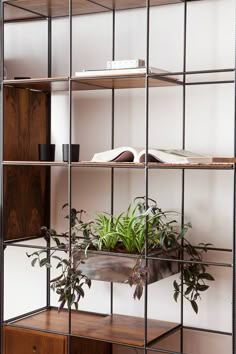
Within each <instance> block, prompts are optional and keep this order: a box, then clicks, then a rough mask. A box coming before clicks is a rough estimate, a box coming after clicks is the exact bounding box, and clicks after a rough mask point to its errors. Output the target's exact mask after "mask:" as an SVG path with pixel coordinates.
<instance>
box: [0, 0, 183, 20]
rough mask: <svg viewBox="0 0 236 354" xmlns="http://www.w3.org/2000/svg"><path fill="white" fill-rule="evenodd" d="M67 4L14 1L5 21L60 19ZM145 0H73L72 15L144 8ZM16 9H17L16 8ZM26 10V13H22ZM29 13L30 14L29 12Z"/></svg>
mask: <svg viewBox="0 0 236 354" xmlns="http://www.w3.org/2000/svg"><path fill="white" fill-rule="evenodd" d="M181 2H182V1H181V0H151V1H150V6H158V5H164V4H175V3H181ZM68 4H69V3H68V2H67V1H64V0H34V1H31V0H14V1H7V3H6V4H5V20H6V21H12V20H17V19H27V18H36V19H37V18H40V17H61V16H68V15H69V6H68ZM145 6H146V1H145V0H114V1H112V0H97V1H94V2H91V1H87V0H73V1H72V14H73V15H84V14H90V13H99V12H107V11H112V10H126V9H134V8H140V7H145ZM17 7H18V8H17ZM24 10H26V11H24ZM30 11H31V12H30Z"/></svg>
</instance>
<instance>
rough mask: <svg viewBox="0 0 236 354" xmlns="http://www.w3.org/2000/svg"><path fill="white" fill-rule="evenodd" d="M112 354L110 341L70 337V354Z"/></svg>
mask: <svg viewBox="0 0 236 354" xmlns="http://www.w3.org/2000/svg"><path fill="white" fill-rule="evenodd" d="M93 353H94V354H95V353H96V354H112V348H111V344H110V343H106V342H99V341H95V340H91V339H86V338H78V337H71V354H93Z"/></svg>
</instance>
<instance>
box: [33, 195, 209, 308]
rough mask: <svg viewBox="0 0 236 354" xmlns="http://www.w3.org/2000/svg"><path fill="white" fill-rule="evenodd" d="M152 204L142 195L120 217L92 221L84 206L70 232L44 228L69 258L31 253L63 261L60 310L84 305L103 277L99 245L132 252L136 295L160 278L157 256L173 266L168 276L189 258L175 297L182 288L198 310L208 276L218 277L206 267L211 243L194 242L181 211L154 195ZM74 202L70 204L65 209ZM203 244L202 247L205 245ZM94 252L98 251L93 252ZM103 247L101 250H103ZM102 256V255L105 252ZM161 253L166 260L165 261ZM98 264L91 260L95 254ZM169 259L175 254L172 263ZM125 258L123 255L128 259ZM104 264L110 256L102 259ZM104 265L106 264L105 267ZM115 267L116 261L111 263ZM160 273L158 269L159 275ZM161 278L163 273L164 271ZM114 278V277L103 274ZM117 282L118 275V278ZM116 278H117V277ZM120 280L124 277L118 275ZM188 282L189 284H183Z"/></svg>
mask: <svg viewBox="0 0 236 354" xmlns="http://www.w3.org/2000/svg"><path fill="white" fill-rule="evenodd" d="M148 204H149V205H148V207H146V203H145V198H144V197H139V198H136V199H135V200H134V203H132V204H131V205H129V206H128V208H127V210H126V211H125V212H123V213H121V214H119V215H118V216H114V215H111V214H109V213H100V214H98V215H97V217H96V219H95V220H94V221H91V222H87V223H86V222H84V221H83V217H82V216H83V214H84V213H85V211H84V210H76V209H74V208H72V209H71V212H70V223H71V230H70V233H69V232H66V233H64V234H61V235H58V234H57V232H56V231H55V230H52V229H48V228H46V227H42V229H41V230H42V232H43V235H44V237H45V239H46V240H48V239H52V240H54V242H55V243H56V246H57V248H58V249H60V250H61V251H64V252H65V253H66V255H67V257H59V256H58V255H57V254H56V250H52V251H51V253H50V254H49V255H48V254H47V252H46V250H40V251H36V252H34V253H32V254H30V255H28V257H33V259H32V265H33V266H34V265H35V264H36V263H37V262H38V264H39V265H40V266H41V267H43V266H46V267H51V266H52V265H51V262H50V260H51V259H55V260H56V261H57V265H56V268H58V269H60V270H61V272H60V274H59V275H58V276H57V277H56V278H54V279H52V280H51V287H52V289H53V290H55V291H56V292H57V293H58V295H59V301H60V307H59V310H60V309H62V308H63V307H64V305H65V304H66V303H67V306H68V307H71V306H72V305H73V304H74V306H75V308H78V302H79V300H80V298H81V297H83V296H84V290H83V287H84V285H87V286H88V287H90V286H91V278H92V279H94V278H95V279H98V278H96V276H94V274H93V273H92V274H91V269H93V268H94V267H92V263H93V264H95V268H96V271H98V269H99V261H98V260H97V259H96V261H94V257H96V255H95V254H96V250H99V251H100V252H101V251H104V253H105V257H107V253H108V252H115V253H120V254H122V255H124V254H125V255H127V254H128V256H126V257H125V259H129V258H130V259H131V260H132V262H133V264H132V267H130V269H129V272H128V273H127V274H125V279H122V280H121V281H122V282H124V281H126V282H127V283H129V284H130V286H135V291H134V298H138V299H140V298H141V296H142V293H143V288H144V285H145V284H146V282H152V281H156V280H158V279H156V278H154V279H152V274H151V267H150V265H151V264H152V260H153V261H155V258H157V259H158V264H159V265H161V267H162V266H164V265H165V272H166V269H168V271H169V273H168V272H167V273H166V274H167V276H168V275H171V274H173V273H176V272H177V271H179V268H177V265H178V262H175V261H174V260H175V259H179V258H180V256H181V257H183V258H184V259H185V261H186V263H183V265H182V267H181V268H180V279H181V281H180V282H179V283H178V282H177V281H176V280H175V281H174V283H173V286H174V299H175V301H177V300H178V297H179V295H180V294H181V293H182V294H183V296H184V298H185V299H187V300H188V301H189V302H190V303H191V305H192V308H193V310H194V311H195V312H196V313H197V312H198V305H197V301H198V300H199V298H200V296H201V293H202V292H203V291H205V290H207V289H208V288H209V286H208V285H207V284H206V281H213V280H214V278H213V276H212V275H211V274H210V273H209V272H207V271H206V269H207V266H206V265H203V264H202V263H201V261H202V256H203V253H204V252H206V251H207V246H208V245H209V244H204V243H201V244H199V245H198V246H193V245H191V243H190V242H189V241H188V240H187V239H186V237H185V235H186V232H187V230H188V229H189V228H190V227H191V225H190V224H189V223H188V224H184V225H183V226H179V225H178V223H177V221H176V219H175V218H173V217H174V216H176V213H175V212H173V211H163V210H162V209H161V208H159V207H158V206H157V203H156V201H155V200H153V199H150V198H149V199H148ZM65 207H68V204H65V205H64V206H63V208H65ZM65 217H66V218H67V219H68V218H69V215H68V214H67V215H66V216H65ZM69 234H70V236H71V247H69ZM199 246H200V247H199ZM88 250H91V253H92V257H90V256H88ZM93 251H94V252H93ZM100 252H99V253H100ZM144 254H148V255H149V256H151V259H152V260H148V262H147V264H146V263H145V258H144ZM100 256H101V255H100ZM161 257H163V258H165V260H161ZM90 258H91V259H92V263H91V262H90V264H88V263H89V259H90ZM111 258H112V261H113V264H114V262H115V263H116V264H117V262H118V261H117V257H114V256H113V257H111ZM166 258H168V259H170V261H169V262H168V261H167V260H166ZM123 260H124V257H123V256H122V263H119V273H121V272H120V269H121V268H120V264H123V263H124V262H123ZM102 264H103V265H104V260H102ZM100 270H101V269H100ZM109 271H111V266H110V265H109ZM157 273H158V272H157V271H155V274H157ZM159 278H162V276H160V277H159ZM102 280H109V279H106V278H105V279H104V278H103V279H102ZM112 280H113V281H114V279H113V278H112ZM115 280H116V279H115ZM118 281H119V280H118ZM182 281H183V287H182V286H181V283H182Z"/></svg>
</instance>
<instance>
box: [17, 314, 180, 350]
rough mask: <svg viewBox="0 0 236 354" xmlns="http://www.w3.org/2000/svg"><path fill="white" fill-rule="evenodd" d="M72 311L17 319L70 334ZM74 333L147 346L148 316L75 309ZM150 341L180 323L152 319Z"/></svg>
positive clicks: (72, 321)
mask: <svg viewBox="0 0 236 354" xmlns="http://www.w3.org/2000/svg"><path fill="white" fill-rule="evenodd" d="M68 320H69V317H68V312H67V311H66V310H64V311H61V312H60V313H58V311H57V310H56V309H51V310H46V311H43V312H40V313H38V314H36V315H32V316H29V317H27V318H24V319H21V320H18V321H15V322H14V323H13V324H14V325H17V326H22V327H27V328H31V329H34V330H41V331H52V332H57V333H58V332H59V333H63V334H68V328H69V327H68ZM71 324H72V329H71V333H72V334H73V335H75V336H81V337H87V338H91V339H96V340H101V341H107V342H116V343H121V344H129V345H135V346H140V347H142V346H143V345H144V319H143V318H139V317H131V316H124V315H117V314H113V315H107V316H106V315H105V316H104V315H98V314H93V313H85V312H76V311H72V314H71ZM147 326H148V331H147V332H148V333H147V337H148V342H151V341H153V340H155V339H158V337H160V336H162V335H163V334H165V333H167V332H169V331H170V330H172V329H174V328H176V327H177V326H179V324H177V323H172V322H164V321H158V320H148V322H147Z"/></svg>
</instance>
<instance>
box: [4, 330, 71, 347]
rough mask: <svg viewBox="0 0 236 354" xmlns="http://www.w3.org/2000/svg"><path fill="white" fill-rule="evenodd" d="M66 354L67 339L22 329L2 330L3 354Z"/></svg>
mask: <svg viewBox="0 0 236 354" xmlns="http://www.w3.org/2000/svg"><path fill="white" fill-rule="evenodd" d="M33 353H36V354H66V353H67V337H66V336H62V335H56V334H50V333H40V332H36V331H31V330H26V329H23V328H14V327H5V328H4V353H3V354H33Z"/></svg>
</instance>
